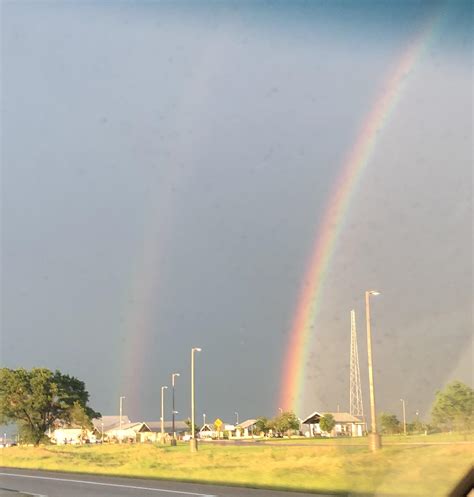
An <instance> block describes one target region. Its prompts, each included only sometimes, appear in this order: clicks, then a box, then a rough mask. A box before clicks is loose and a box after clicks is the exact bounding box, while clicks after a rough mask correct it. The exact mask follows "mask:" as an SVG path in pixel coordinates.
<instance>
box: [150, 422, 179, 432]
mask: <svg viewBox="0 0 474 497" xmlns="http://www.w3.org/2000/svg"><path fill="white" fill-rule="evenodd" d="M145 423H146V425H147V426H148V428H150V431H152V432H155V433H159V432H160V431H161V421H146V422H145ZM174 428H175V430H176V431H189V427H188V425H187V424H186V423H185V422H184V421H175V422H174ZM164 429H165V431H166V432H167V433H171V431H172V430H173V422H172V421H165V422H164Z"/></svg>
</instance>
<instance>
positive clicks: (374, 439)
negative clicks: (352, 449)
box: [365, 290, 382, 452]
mask: <svg viewBox="0 0 474 497" xmlns="http://www.w3.org/2000/svg"><path fill="white" fill-rule="evenodd" d="M376 295H380V294H379V292H377V291H375V290H369V291H366V292H365V317H366V322H367V357H368V366H369V392H370V421H371V432H370V434H369V446H370V448H371V449H372V450H373V451H374V452H375V451H376V450H378V449H380V447H381V446H382V442H381V439H380V435H379V434H378V433H377V418H376V412H375V389H374V371H373V361H372V333H371V323H370V297H371V296H376Z"/></svg>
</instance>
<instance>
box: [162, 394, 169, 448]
mask: <svg viewBox="0 0 474 497" xmlns="http://www.w3.org/2000/svg"><path fill="white" fill-rule="evenodd" d="M167 388H168V387H161V443H163V442H164V440H165V390H166V389H167Z"/></svg>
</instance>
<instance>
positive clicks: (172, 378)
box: [171, 373, 179, 446]
mask: <svg viewBox="0 0 474 497" xmlns="http://www.w3.org/2000/svg"><path fill="white" fill-rule="evenodd" d="M177 376H179V373H172V374H171V386H172V387H173V428H172V429H173V438H172V439H171V445H173V446H175V445H176V430H175V426H174V425H175V423H174V420H175V414H176V411H175V407H174V381H175V380H174V379H175V378H176V377H177Z"/></svg>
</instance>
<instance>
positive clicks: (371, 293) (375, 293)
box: [369, 290, 380, 297]
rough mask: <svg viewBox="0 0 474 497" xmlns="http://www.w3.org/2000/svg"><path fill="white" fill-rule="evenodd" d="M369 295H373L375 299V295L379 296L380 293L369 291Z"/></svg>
mask: <svg viewBox="0 0 474 497" xmlns="http://www.w3.org/2000/svg"><path fill="white" fill-rule="evenodd" d="M369 295H373V296H374V297H375V296H377V295H380V292H378V291H377V290H369Z"/></svg>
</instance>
